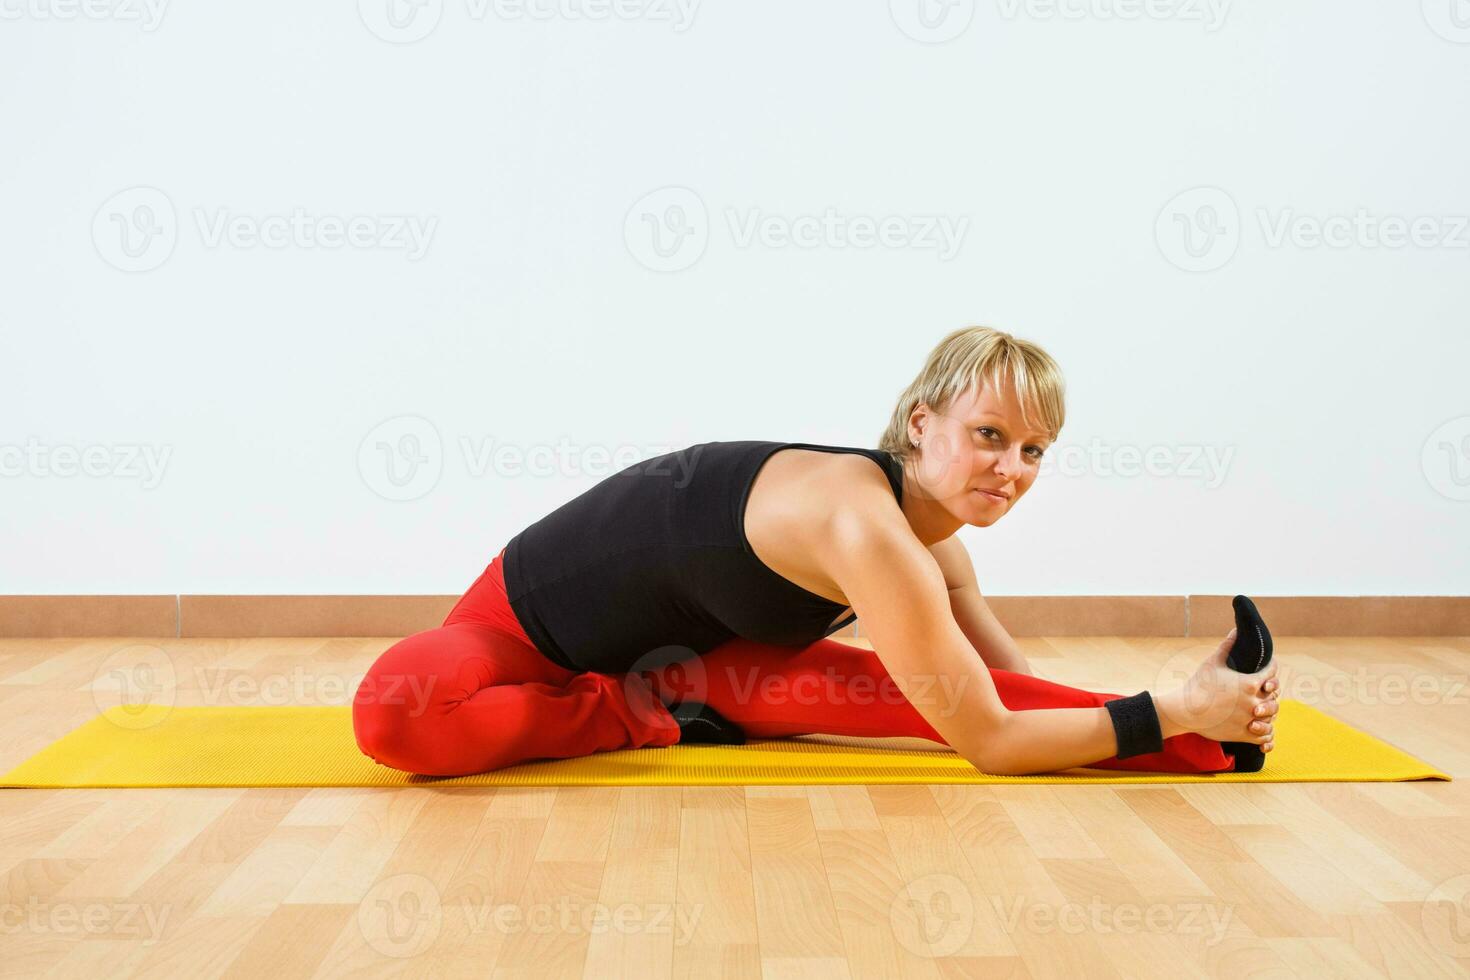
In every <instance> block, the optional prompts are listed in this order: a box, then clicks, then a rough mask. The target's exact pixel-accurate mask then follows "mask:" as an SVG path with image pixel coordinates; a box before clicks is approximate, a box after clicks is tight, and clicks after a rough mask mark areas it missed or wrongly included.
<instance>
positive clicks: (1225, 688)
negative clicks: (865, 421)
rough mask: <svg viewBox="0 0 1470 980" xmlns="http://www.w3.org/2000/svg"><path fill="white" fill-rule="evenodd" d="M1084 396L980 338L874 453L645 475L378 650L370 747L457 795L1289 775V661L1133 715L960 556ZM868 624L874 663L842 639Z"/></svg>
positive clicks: (937, 374) (655, 466)
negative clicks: (1023, 639) (1087, 686)
mask: <svg viewBox="0 0 1470 980" xmlns="http://www.w3.org/2000/svg"><path fill="white" fill-rule="evenodd" d="M1063 394H1064V389H1063V382H1062V378H1061V373H1060V371H1059V369H1058V368H1057V365H1056V363H1055V362H1054V361H1053V360H1052V358H1051V357H1050V356H1049V355H1048V354H1047V353H1046V352H1045V351H1043V350H1041V349H1040V348H1039V347H1037V346H1036V345H1034V344H1031V343H1029V342H1027V341H1023V340H1018V339H1016V338H1014V337H1012V336H1011V335H1009V334H1006V333H1002V332H1000V331H996V330H992V329H989V328H984V327H971V328H966V329H962V330H957V331H954V332H953V333H951V334H950V335H949V336H947V337H945V338H944V339H943V340H942V341H941V342H940V343H939V345H938V346H936V347H935V348H934V350H933V351H932V352H931V353H930V354H929V357H928V359H927V362H926V363H925V365H924V368H923V370H922V371H921V372H920V374H919V376H918V377H917V378H916V379H915V380H914V382H913V384H911V385H910V386H909V387H908V389H907V390H906V391H905V392H904V393H903V395H902V397H901V398H900V399H899V403H898V405H897V407H896V408H895V410H894V412H893V415H892V418H891V420H890V422H889V425H888V428H887V430H886V431H885V432H884V433H883V436H882V438H881V440H880V443H879V447H878V448H877V449H875V450H873V449H859V448H853V447H842V446H821V445H817V444H811V443H780V442H761V441H743V442H713V443H704V444H701V445H696V446H691V447H689V448H688V449H685V450H682V451H680V452H676V453H669V454H666V455H664V456H659V457H656V458H654V459H651V460H646V461H644V462H641V463H638V464H635V465H633V466H630V467H628V468H627V469H625V470H623V471H621V472H619V473H617V474H614V475H613V476H611V477H608V478H607V479H605V480H603V481H602V482H601V483H599V484H598V485H596V486H594V487H593V488H591V489H590V490H588V491H586V492H585V493H583V494H582V495H580V496H578V497H576V498H574V499H573V500H571V501H569V502H567V503H566V504H564V505H563V506H561V507H559V508H557V509H556V510H555V511H553V512H552V513H551V514H549V515H547V516H546V517H544V518H542V519H541V520H539V521H537V522H535V523H534V524H532V525H530V526H529V527H527V528H525V529H524V530H523V531H521V532H520V533H519V534H517V535H515V536H514V537H513V538H511V539H510V541H509V542H508V543H507V545H506V547H505V548H504V549H502V551H501V552H500V554H499V555H497V556H496V557H495V559H494V560H493V561H491V563H490V565H489V566H488V567H487V568H486V569H485V571H484V572H483V573H482V574H481V575H480V577H479V578H478V579H477V580H476V581H475V583H474V584H473V585H471V586H470V588H469V590H468V591H467V592H465V594H464V595H463V597H461V598H460V600H459V602H458V603H457V604H456V605H455V607H454V609H453V610H452V611H451V612H450V613H449V615H448V616H447V617H446V618H445V620H444V624H443V625H442V626H440V627H438V628H437V629H431V630H426V631H424V632H422V633H417V634H415V635H413V636H410V637H407V638H406V639H403V640H401V641H399V642H398V643H396V644H394V645H393V646H392V647H390V648H389V649H388V650H387V651H386V652H384V653H383V655H382V656H381V657H380V658H379V659H378V660H377V662H376V663H375V664H374V665H373V667H372V669H371V670H370V671H369V672H368V674H367V675H366V676H365V677H364V679H363V683H362V686H361V687H360V688H359V690H358V692H357V697H356V698H355V700H354V704H353V725H354V729H355V732H356V736H357V742H358V745H359V747H360V748H361V749H362V751H363V752H365V753H367V754H368V755H369V756H371V757H372V758H373V759H375V760H377V761H378V762H380V763H382V764H384V765H387V766H391V767H393V768H396V769H401V770H405V771H408V772H414V773H420V774H424V775H436V776H455V775H467V774H471V773H477V772H484V771H488V770H492V769H498V768H501V767H503V766H508V765H513V764H515V763H519V762H524V761H528V760H533V759H560V758H569V757H573V756H582V755H587V754H590V753H593V752H604V751H608V750H611V749H624V748H639V747H645V746H648V747H654V746H665V745H672V744H674V743H676V742H685V743H689V742H705V743H727V744H728V743H733V744H738V743H741V742H743V741H744V739H745V738H746V737H752V738H779V737H784V736H791V735H799V734H814V733H823V734H834V735H860V736H918V737H922V738H928V739H932V740H934V741H938V742H943V743H945V744H947V745H949V746H951V747H952V748H954V749H955V750H956V751H957V752H959V753H960V754H961V755H962V756H964V757H965V758H966V759H967V760H968V761H970V762H971V763H972V764H974V765H975V766H976V768H978V769H980V770H982V771H985V772H990V773H996V774H1013V775H1014V774H1024V773H1035V772H1050V771H1055V770H1060V769H1067V768H1071V767H1073V766H1082V765H1090V766H1095V767H1100V768H1112V769H1135V770H1152V771H1162V772H1222V771H1230V770H1231V769H1232V768H1233V767H1234V766H1235V761H1234V756H1233V755H1232V754H1230V753H1229V752H1227V751H1226V750H1227V748H1228V749H1231V751H1242V752H1243V751H1267V752H1269V751H1270V750H1271V748H1272V735H1273V719H1274V717H1275V714H1276V711H1277V701H1276V693H1277V686H1276V679H1275V672H1276V665H1275V663H1274V662H1272V663H1268V664H1267V665H1266V666H1264V667H1262V668H1261V669H1259V670H1257V671H1256V672H1255V673H1251V674H1246V673H1238V672H1236V671H1235V670H1233V669H1232V668H1231V665H1227V663H1226V654H1227V652H1230V650H1231V648H1232V644H1233V641H1234V639H1235V637H1236V632H1235V631H1232V632H1231V634H1230V635H1228V636H1227V637H1226V638H1225V641H1224V642H1223V643H1222V644H1221V646H1220V648H1219V649H1218V650H1217V651H1216V652H1215V654H1214V655H1213V656H1211V657H1210V658H1208V659H1207V660H1206V661H1205V662H1204V664H1202V665H1201V666H1200V668H1199V669H1198V671H1196V673H1195V675H1194V676H1193V677H1191V678H1190V680H1189V681H1188V682H1187V683H1186V684H1185V685H1184V686H1183V687H1181V688H1179V689H1178V690H1175V691H1165V692H1162V693H1160V694H1158V695H1156V696H1155V695H1151V694H1150V693H1149V692H1141V693H1139V694H1137V695H1134V696H1132V697H1129V698H1123V697H1120V696H1119V695H1116V694H1100V693H1094V692H1089V691H1083V690H1078V689H1076V688H1071V687H1067V686H1065V685H1062V684H1056V683H1053V682H1050V681H1046V680H1042V679H1040V678H1037V677H1034V676H1032V675H1031V673H1030V670H1029V668H1028V667H1027V664H1026V662H1025V659H1024V658H1023V657H1022V655H1021V653H1020V651H1019V649H1018V647H1017V645H1016V644H1015V642H1014V641H1013V640H1012V639H1011V638H1010V637H1009V636H1007V635H1006V633H1005V631H1004V630H1003V629H1002V628H1001V625H1000V624H999V623H998V622H997V621H996V620H995V618H994V616H992V615H991V614H990V612H989V611H988V609H987V608H986V606H985V603H984V600H983V599H981V597H980V593H979V591H978V589H977V588H976V583H975V576H974V570H973V568H972V567H971V565H970V561H969V556H968V554H967V553H966V551H965V548H964V546H963V544H961V542H960V541H959V540H958V539H956V538H955V537H954V536H953V535H954V532H955V531H956V530H958V529H959V528H960V527H962V526H964V525H966V524H969V525H973V526H976V527H989V526H990V525H992V524H994V523H995V522H996V521H998V520H1000V518H1001V517H1003V516H1004V515H1005V514H1006V513H1008V512H1009V511H1010V510H1011V509H1012V508H1013V507H1015V505H1016V504H1017V503H1018V502H1019V501H1020V499H1021V497H1022V496H1024V495H1025V493H1026V491H1027V490H1028V489H1030V487H1031V484H1032V483H1033V482H1034V481H1035V479H1036V475H1037V471H1038V468H1039V465H1040V459H1041V457H1042V455H1043V454H1044V453H1045V451H1046V448H1047V447H1048V446H1049V445H1050V444H1051V443H1052V442H1053V441H1054V440H1055V439H1056V437H1057V433H1058V432H1059V431H1060V429H1061V427H1062V423H1063V419H1064V408H1063ZM1238 608H1239V607H1238ZM858 617H861V619H862V623H863V628H864V631H865V633H866V634H867V635H868V636H869V637H871V639H872V642H873V646H874V650H873V651H867V650H862V649H859V648H856V647H853V646H850V645H848V644H844V643H841V642H839V641H836V640H831V639H826V637H827V636H828V635H829V634H831V633H832V632H834V631H835V630H837V629H840V628H841V627H843V626H845V625H847V624H848V623H850V622H852V621H853V620H854V619H855V618H858ZM1244 632H1247V631H1242V633H1244ZM1250 632H1254V631H1250ZM1268 657H1269V649H1268V650H1267V652H1266V654H1265V658H1268ZM1265 658H1262V660H1264V659H1265ZM1236 662H1238V658H1236V659H1235V660H1232V661H1231V663H1232V664H1234V663H1236ZM1222 742H1224V743H1226V745H1225V746H1222V744H1221V743H1222ZM1255 747H1259V750H1256V748H1255ZM1242 768H1245V766H1244V763H1243V764H1242Z"/></svg>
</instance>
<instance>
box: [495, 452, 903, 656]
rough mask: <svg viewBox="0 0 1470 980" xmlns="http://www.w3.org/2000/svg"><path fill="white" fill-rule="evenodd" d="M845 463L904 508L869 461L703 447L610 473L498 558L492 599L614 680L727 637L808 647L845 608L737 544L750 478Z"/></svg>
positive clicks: (540, 639) (884, 460) (559, 652)
mask: <svg viewBox="0 0 1470 980" xmlns="http://www.w3.org/2000/svg"><path fill="white" fill-rule="evenodd" d="M787 448H794V449H815V450H820V451H823V452H834V453H857V454H860V455H863V456H866V457H868V458H869V459H871V460H873V461H874V462H875V463H877V464H878V465H879V466H881V467H883V470H884V472H885V474H886V475H887V477H888V482H889V484H890V485H891V486H892V487H893V494H894V497H895V498H896V499H897V500H898V502H899V503H900V504H902V503H903V465H902V463H901V462H900V461H899V460H897V459H896V458H894V457H893V456H892V455H890V454H889V453H887V452H885V451H883V450H880V449H858V448H853V447H849V446H824V445H819V444H815V443H808V442H765V441H755V440H745V441H740V442H706V443H700V444H698V445H695V446H690V447H688V448H687V449H682V450H679V451H677V452H673V453H666V454H664V455H662V456H656V457H654V458H652V459H647V460H643V461H641V462H638V463H635V464H633V465H632V466H629V467H627V468H626V469H623V470H621V471H619V472H617V473H614V474H612V475H611V476H609V477H607V478H606V479H604V480H602V482H600V483H598V484H597V485H596V486H594V487H592V488H591V489H589V490H587V491H585V492H584V493H582V494H581V495H579V496H577V497H574V498H572V499H571V500H569V501H567V502H566V503H565V504H563V505H562V506H560V507H558V508H557V509H556V510H554V511H552V512H551V513H550V514H547V515H546V516H545V517H543V518H542V519H541V520H539V521H537V522H535V523H534V524H531V525H529V526H528V527H526V528H525V529H524V530H523V531H521V532H520V533H519V534H517V535H516V536H515V537H513V538H511V539H510V541H509V542H508V543H507V544H506V547H505V561H504V571H505V587H506V594H507V596H508V598H509V599H510V605H511V609H513V610H514V611H515V614H516V618H517V619H519V620H520V622H521V625H522V626H523V627H524V628H525V630H526V635H527V636H528V637H530V638H531V642H532V643H534V644H535V645H536V647H537V649H539V650H540V651H541V652H542V653H543V654H544V655H545V656H546V657H547V659H549V660H551V661H552V662H553V663H557V664H560V665H561V666H563V667H565V668H567V669H569V670H577V671H596V672H598V673H603V674H616V673H623V672H626V671H629V670H632V669H635V664H636V669H638V670H644V669H652V667H653V666H655V665H656V664H658V663H662V662H670V661H674V660H682V659H687V658H689V657H691V656H695V655H697V654H701V653H704V652H705V651H707V650H710V649H712V648H713V647H716V646H718V645H719V644H721V643H724V642H725V641H727V640H730V639H733V638H735V637H742V638H744V639H748V640H755V641H757V642H761V643H770V644H774V645H777V646H789V647H802V646H807V645H808V644H811V643H813V642H815V641H816V640H819V639H821V638H822V637H824V636H827V635H829V634H831V633H833V632H835V631H837V630H839V629H841V628H842V627H844V626H846V625H847V624H848V623H851V622H852V621H853V619H855V618H856V616H853V615H850V616H848V617H847V618H846V619H844V620H843V621H842V622H840V623H833V619H835V618H836V616H837V615H838V614H839V613H841V612H842V610H843V609H844V608H846V607H845V606H843V605H841V604H839V603H836V602H833V601H832V600H831V599H827V598H825V597H823V596H819V595H817V594H816V593H814V592H809V591H807V590H806V589H804V588H802V587H801V586H799V585H797V584H796V583H795V582H792V581H790V580H789V579H785V578H782V577H781V576H780V575H777V574H776V573H775V572H774V571H773V570H772V569H771V568H770V567H769V566H768V565H766V564H765V562H763V561H761V560H760V559H759V558H757V557H756V554H755V551H754V550H753V549H752V548H751V546H750V542H749V541H748V540H747V539H746V536H745V523H744V515H745V504H746V499H747V498H748V497H749V495H750V487H751V484H752V483H753V482H754V481H755V476H756V472H757V471H758V470H759V469H760V468H761V465H762V464H764V463H765V461H766V459H767V458H768V457H770V455H771V454H772V453H774V452H776V451H777V450H780V449H787Z"/></svg>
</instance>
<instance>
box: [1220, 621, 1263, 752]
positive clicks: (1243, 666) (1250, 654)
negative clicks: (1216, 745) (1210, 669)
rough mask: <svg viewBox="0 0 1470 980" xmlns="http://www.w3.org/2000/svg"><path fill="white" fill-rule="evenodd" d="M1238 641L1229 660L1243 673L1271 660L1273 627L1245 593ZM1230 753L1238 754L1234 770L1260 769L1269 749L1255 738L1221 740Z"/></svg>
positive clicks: (1253, 670)
mask: <svg viewBox="0 0 1470 980" xmlns="http://www.w3.org/2000/svg"><path fill="white" fill-rule="evenodd" d="M1233 605H1234V606H1235V645H1234V646H1232V647H1231V648H1230V655H1229V657H1227V658H1226V660H1225V662H1226V663H1227V664H1228V665H1229V666H1230V667H1231V668H1232V669H1234V670H1238V671H1240V672H1241V673H1243V674H1254V673H1255V672H1256V671H1258V670H1260V669H1261V668H1263V667H1265V666H1266V665H1267V664H1268V663H1270V662H1271V653H1272V644H1271V631H1270V630H1268V629H1266V621H1265V620H1264V619H1262V618H1261V614H1260V611H1259V610H1257V609H1256V604H1255V603H1254V602H1251V601H1250V599H1248V598H1246V597H1245V596H1243V595H1238V596H1236V597H1235V602H1234V603H1233ZM1220 747H1221V748H1222V749H1224V750H1225V753H1226V754H1227V755H1231V756H1234V757H1235V768H1234V769H1233V770H1232V771H1233V772H1260V771H1261V769H1262V767H1263V766H1265V764H1266V753H1265V752H1262V751H1261V747H1260V746H1259V745H1256V744H1254V743H1252V742H1221V743H1220Z"/></svg>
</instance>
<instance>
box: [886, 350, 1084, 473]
mask: <svg viewBox="0 0 1470 980" xmlns="http://www.w3.org/2000/svg"><path fill="white" fill-rule="evenodd" d="M1007 380H1009V381H1010V382H1012V383H1013V384H1014V385H1015V388H1016V397H1017V399H1018V400H1019V401H1020V403H1021V414H1022V417H1023V418H1024V419H1025V420H1026V424H1027V425H1028V426H1030V427H1031V428H1038V427H1037V426H1036V425H1035V423H1034V421H1033V420H1034V419H1039V420H1040V422H1041V425H1040V427H1039V428H1040V429H1041V430H1042V431H1045V432H1046V433H1047V434H1048V435H1049V436H1050V437H1051V439H1052V440H1053V441H1055V440H1056V438H1057V434H1058V433H1060V432H1061V430H1062V425H1063V424H1064V423H1065V422H1066V417H1067V410H1066V405H1065V401H1066V385H1065V382H1064V381H1063V379H1062V369H1061V368H1060V367H1059V366H1058V365H1057V362H1056V361H1055V360H1053V359H1052V356H1051V355H1050V354H1048V353H1047V352H1046V351H1044V350H1042V349H1041V348H1040V347H1038V346H1037V345H1036V344H1033V343H1031V342H1030V341H1029V340H1018V339H1017V338H1015V337H1013V336H1011V335H1010V334H1008V333H1005V332H1003V331H1000V330H995V329H993V328H991V327H963V328H961V329H959V330H956V331H954V332H953V333H951V334H949V335H948V336H947V337H945V338H944V339H943V340H941V341H940V342H939V343H938V345H936V346H935V348H934V349H933V350H932V351H930V352H929V356H928V358H927V359H926V360H925V361H924V369H923V370H922V371H920V372H919V376H918V377H917V378H915V379H914V380H913V383H911V384H910V385H909V386H908V387H907V388H905V389H904V391H903V394H902V395H900V396H899V398H898V405H897V406H895V407H894V409H893V416H892V417H891V418H890V419H889V421H888V428H886V429H884V430H883V436H882V438H880V439H879V440H878V448H879V449H882V450H886V451H887V452H889V453H892V454H893V455H894V456H897V457H899V458H907V457H908V455H909V454H910V453H911V452H913V448H914V447H913V444H912V443H910V442H909V435H908V428H909V417H910V416H911V415H913V412H914V408H915V407H917V406H918V405H919V404H920V403H923V404H926V405H928V406H929V407H930V408H931V409H933V410H934V411H936V412H942V411H944V409H945V408H946V407H947V406H948V405H949V404H950V402H952V401H953V400H954V399H955V398H956V397H958V396H959V395H962V394H964V393H965V392H966V391H968V390H969V389H970V387H971V386H978V385H979V384H981V383H982V382H986V381H988V382H989V383H990V384H991V386H992V387H993V389H994V390H996V391H1000V390H1002V387H1003V384H1004V382H1005V381H1007Z"/></svg>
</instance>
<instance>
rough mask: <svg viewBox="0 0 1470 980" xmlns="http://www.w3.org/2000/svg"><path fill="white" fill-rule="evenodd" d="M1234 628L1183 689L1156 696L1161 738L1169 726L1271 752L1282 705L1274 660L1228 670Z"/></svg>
mask: <svg viewBox="0 0 1470 980" xmlns="http://www.w3.org/2000/svg"><path fill="white" fill-rule="evenodd" d="M1235 632H1236V631H1235V630H1233V629H1232V630H1231V631H1230V632H1229V633H1228V634H1226V636H1225V639H1224V640H1223V641H1222V642H1221V643H1220V646H1219V648H1218V649H1217V650H1216V651H1215V652H1214V653H1212V654H1210V656H1209V657H1208V658H1206V659H1205V661H1204V663H1202V664H1200V665H1199V668H1198V669H1197V670H1196V671H1195V672H1194V675H1193V676H1191V677H1190V678H1189V680H1187V681H1185V683H1184V686H1183V687H1181V688H1179V689H1178V690H1177V691H1170V692H1167V693H1166V694H1164V695H1163V696H1162V697H1161V698H1159V699H1156V700H1157V706H1158V709H1159V716H1160V720H1161V722H1162V723H1163V725H1164V726H1165V729H1166V730H1165V732H1164V734H1165V736H1166V737H1167V736H1168V735H1169V734H1170V732H1169V731H1168V729H1169V728H1171V727H1172V728H1174V729H1175V730H1176V731H1178V730H1182V731H1189V732H1198V733H1199V734H1201V735H1203V736H1204V737H1205V738H1210V739H1214V740H1215V741H1217V742H1250V743H1252V744H1255V745H1259V746H1260V747H1261V751H1263V752H1270V751H1271V749H1272V747H1273V746H1274V739H1275V730H1274V729H1275V719H1276V713H1277V712H1278V711H1279V710H1280V707H1281V705H1280V702H1279V700H1278V694H1279V692H1280V685H1279V683H1278V682H1277V680H1276V660H1275V658H1272V660H1271V662H1270V663H1269V664H1267V665H1266V666H1265V667H1262V668H1261V669H1260V670H1258V671H1256V672H1255V673H1254V674H1242V673H1241V672H1239V671H1237V670H1233V669H1231V667H1230V665H1229V664H1228V663H1226V659H1227V658H1228V657H1229V656H1230V648H1231V647H1232V646H1234V645H1235ZM1171 723H1172V724H1171Z"/></svg>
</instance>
